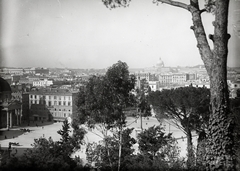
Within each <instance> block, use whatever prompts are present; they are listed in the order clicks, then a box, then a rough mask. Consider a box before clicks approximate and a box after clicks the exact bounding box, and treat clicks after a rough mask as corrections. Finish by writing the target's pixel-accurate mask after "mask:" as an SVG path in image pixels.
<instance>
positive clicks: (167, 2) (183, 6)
mask: <svg viewBox="0 0 240 171" xmlns="http://www.w3.org/2000/svg"><path fill="white" fill-rule="evenodd" d="M159 2H161V3H165V4H168V5H172V6H175V7H180V8H183V9H186V10H188V5H187V4H184V3H182V2H178V1H172V0H156V1H153V3H159Z"/></svg>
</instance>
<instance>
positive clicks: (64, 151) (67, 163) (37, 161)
mask: <svg viewBox="0 0 240 171" xmlns="http://www.w3.org/2000/svg"><path fill="white" fill-rule="evenodd" d="M72 127H73V128H74V129H73V132H72V133H71V127H70V123H68V121H67V120H65V121H64V122H63V125H62V129H61V130H59V131H58V132H57V133H58V134H60V135H61V139H60V140H59V141H53V139H52V138H51V137H49V138H48V139H47V138H44V137H41V138H39V139H34V143H33V144H32V148H31V149H27V150H26V151H25V153H24V154H23V155H21V156H15V155H10V151H5V152H4V153H3V154H2V158H1V165H0V170H2V171H15V170H16V171H21V170H24V171H28V170H29V171H30V170H36V171H42V170H48V171H55V170H64V171H65V170H66V171H68V170H69V171H70V170H71V171H72V170H74V169H75V170H77V169H79V170H83V169H84V168H83V166H82V163H81V160H80V158H78V157H75V158H72V156H71V155H72V154H73V152H75V151H77V150H79V149H80V147H81V145H82V144H83V138H84V135H85V134H86V131H85V130H84V129H82V128H80V127H79V126H76V125H74V126H72Z"/></svg>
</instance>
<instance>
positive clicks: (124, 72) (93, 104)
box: [77, 61, 135, 169]
mask: <svg viewBox="0 0 240 171" xmlns="http://www.w3.org/2000/svg"><path fill="white" fill-rule="evenodd" d="M134 85H135V77H134V76H131V75H129V71H128V66H127V64H126V63H124V62H121V61H118V63H116V64H113V65H112V66H111V67H110V68H109V69H108V70H107V72H106V75H105V76H99V77H97V76H93V77H91V78H90V79H89V82H88V83H87V85H86V88H85V89H84V90H80V92H79V95H78V101H77V106H78V111H79V112H78V119H79V121H80V123H82V124H84V123H86V124H87V125H88V126H89V127H94V126H96V125H97V127H101V129H102V134H103V136H104V138H105V139H106V138H107V137H108V131H109V130H110V129H117V130H118V131H119V134H118V136H119V163H118V164H119V167H118V169H120V160H121V151H122V150H121V147H122V131H123V127H124V126H125V124H126V116H125V113H124V109H126V108H127V107H129V106H132V105H134V97H133V94H131V90H132V89H134ZM105 145H106V147H108V145H109V142H108V141H105ZM109 150H110V149H108V153H107V156H108V158H109V162H110V166H111V165H112V164H111V159H110V158H111V156H110V152H109Z"/></svg>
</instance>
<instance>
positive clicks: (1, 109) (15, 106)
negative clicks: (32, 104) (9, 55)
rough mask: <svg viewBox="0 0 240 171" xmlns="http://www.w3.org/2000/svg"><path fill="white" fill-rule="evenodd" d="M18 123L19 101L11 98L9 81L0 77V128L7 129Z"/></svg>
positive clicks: (19, 122) (19, 118)
mask: <svg viewBox="0 0 240 171" xmlns="http://www.w3.org/2000/svg"><path fill="white" fill-rule="evenodd" d="M15 95H16V96H18V94H15ZM19 124H21V103H20V101H19V100H17V99H13V98H12V90H11V87H10V85H9V83H8V82H7V81H6V80H4V79H3V78H1V77H0V128H8V129H9V128H12V127H13V126H16V125H19Z"/></svg>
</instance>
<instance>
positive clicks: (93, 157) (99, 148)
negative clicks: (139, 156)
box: [87, 128, 136, 170]
mask: <svg viewBox="0 0 240 171" xmlns="http://www.w3.org/2000/svg"><path fill="white" fill-rule="evenodd" d="M132 130H133V128H132V129H129V128H127V129H124V130H123V133H122V135H123V136H122V156H121V161H122V162H121V168H122V169H121V170H125V169H124V168H126V167H127V165H128V163H129V158H131V155H132V153H133V152H134V149H132V146H133V145H134V144H135V143H136V140H135V139H134V138H132V137H131V136H130V134H131V133H132ZM103 141H108V144H109V146H108V148H107V147H106V146H105V145H104V144H102V143H90V144H88V147H87V159H88V162H89V163H90V164H91V163H92V162H95V163H96V165H97V166H99V167H100V168H101V169H106V168H111V167H113V168H114V169H117V168H118V155H119V154H118V151H119V145H118V144H119V136H117V135H116V134H113V136H108V137H106V138H104V139H103ZM108 152H109V153H110V156H111V163H112V166H110V164H109V158H108V157H107V153H108Z"/></svg>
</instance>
